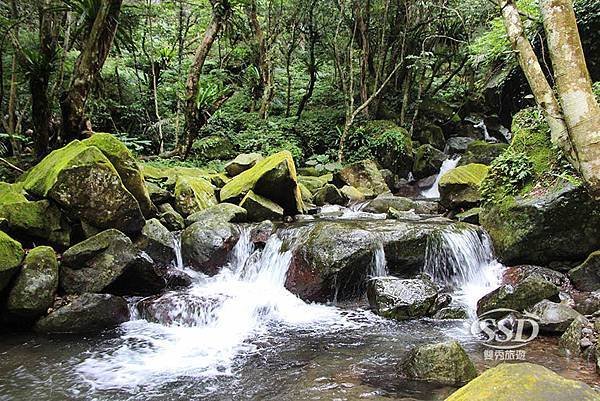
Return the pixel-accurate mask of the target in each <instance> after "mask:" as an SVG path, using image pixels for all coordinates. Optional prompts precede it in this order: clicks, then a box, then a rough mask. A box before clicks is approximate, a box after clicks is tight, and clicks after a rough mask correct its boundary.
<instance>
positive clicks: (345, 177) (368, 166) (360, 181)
mask: <svg viewBox="0 0 600 401" xmlns="http://www.w3.org/2000/svg"><path fill="white" fill-rule="evenodd" d="M334 181H335V182H336V183H337V184H339V185H337V186H338V187H341V186H343V185H351V186H353V187H355V188H356V189H358V190H359V191H360V192H362V193H363V194H364V195H365V197H367V198H373V197H375V196H377V195H379V194H382V193H384V192H388V191H389V190H390V189H389V188H388V186H387V184H386V183H385V180H384V178H383V176H382V175H381V172H380V171H379V168H378V167H377V164H376V163H375V162H374V161H372V160H362V161H359V162H356V163H353V164H351V165H349V166H346V167H344V168H343V169H341V170H340V171H339V172H337V173H336V174H335V177H334Z"/></svg>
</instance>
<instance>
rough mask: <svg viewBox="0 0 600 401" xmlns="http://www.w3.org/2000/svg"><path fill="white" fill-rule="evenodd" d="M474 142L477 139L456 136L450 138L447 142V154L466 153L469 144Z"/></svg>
mask: <svg viewBox="0 0 600 401" xmlns="http://www.w3.org/2000/svg"><path fill="white" fill-rule="evenodd" d="M474 140H475V139H473V138H470V137H468V136H456V137H453V138H448V140H447V141H446V149H445V152H446V153H447V154H449V155H456V154H461V153H465V152H466V151H467V148H468V147H469V144H470V143H471V142H473V141H474Z"/></svg>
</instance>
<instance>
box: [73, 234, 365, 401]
mask: <svg viewBox="0 0 600 401" xmlns="http://www.w3.org/2000/svg"><path fill="white" fill-rule="evenodd" d="M287 234H289V232H288V233H287ZM294 235H296V236H301V234H299V233H296V234H294ZM285 240H289V238H286V232H283V233H281V232H280V234H279V236H277V235H273V236H272V237H271V238H270V239H269V240H268V241H267V244H266V246H265V248H264V249H263V250H259V249H256V248H255V247H254V245H253V244H252V242H251V240H250V234H249V230H243V231H242V233H241V237H240V240H239V241H238V243H237V245H236V246H235V248H234V250H233V252H232V257H231V262H230V263H229V264H228V265H227V266H225V267H223V268H222V269H221V271H220V272H219V274H217V275H216V276H214V277H206V276H202V277H201V278H197V279H196V280H197V281H196V282H195V283H194V284H193V285H192V287H190V288H189V289H187V290H184V291H178V292H170V293H167V294H165V295H163V296H161V297H160V300H162V301H164V302H165V303H166V305H165V307H164V309H163V313H164V315H160V319H159V320H160V322H158V323H153V322H149V321H146V320H143V319H139V320H135V321H130V322H127V323H125V324H123V325H122V326H121V329H122V330H123V332H124V333H123V335H122V338H121V341H120V344H119V345H118V346H117V347H115V348H114V349H112V350H105V351H102V353H97V354H94V355H92V356H91V357H89V358H88V359H86V360H85V361H84V362H83V363H81V364H80V365H79V366H78V373H79V374H81V375H82V376H83V378H84V380H86V381H87V382H88V383H89V384H90V385H91V386H92V388H95V389H129V390H132V391H134V390H136V389H138V388H140V387H143V388H147V387H153V386H156V385H160V384H164V383H165V382H170V381H174V380H177V378H180V377H196V378H211V377H215V376H219V375H231V374H233V372H232V368H233V366H234V362H235V361H236V360H237V359H238V358H240V356H243V355H249V354H251V353H252V352H254V351H256V346H255V344H254V343H253V340H255V339H256V338H257V337H260V336H261V335H265V334H268V333H269V331H270V330H273V329H279V328H281V327H290V328H296V327H301V328H302V329H303V330H328V331H331V330H336V329H341V328H349V327H354V326H356V325H357V324H358V323H355V322H352V321H350V320H348V319H347V318H346V317H345V316H344V314H343V313H342V312H341V310H339V309H337V308H333V307H329V306H325V305H316V304H306V303H304V302H303V301H302V300H300V299H299V298H297V297H296V296H294V295H293V294H292V293H290V292H289V291H287V290H286V289H285V286H284V283H285V279H286V273H287V270H288V267H289V263H290V260H291V257H292V251H291V250H290V247H285V248H286V249H288V250H285V251H282V245H283V243H284V241H285Z"/></svg>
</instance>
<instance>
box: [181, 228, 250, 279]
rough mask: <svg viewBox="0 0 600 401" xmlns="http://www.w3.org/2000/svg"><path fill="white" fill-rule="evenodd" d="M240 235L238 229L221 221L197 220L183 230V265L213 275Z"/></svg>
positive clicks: (224, 260) (223, 262)
mask: <svg viewBox="0 0 600 401" xmlns="http://www.w3.org/2000/svg"><path fill="white" fill-rule="evenodd" d="M239 237H240V233H239V231H238V229H237V228H236V227H235V226H234V225H233V224H231V223H226V222H223V221H199V222H197V223H194V224H192V225H191V226H189V227H188V228H186V229H185V230H184V231H183V234H182V235H181V254H182V257H183V263H184V265H185V266H189V267H191V268H194V269H196V270H198V271H201V272H203V273H206V274H210V275H214V274H216V273H217V272H218V269H219V268H220V267H222V266H223V265H224V264H225V262H226V261H227V257H228V256H229V252H230V251H231V250H232V249H233V247H234V246H235V244H236V243H237V241H238V239H239Z"/></svg>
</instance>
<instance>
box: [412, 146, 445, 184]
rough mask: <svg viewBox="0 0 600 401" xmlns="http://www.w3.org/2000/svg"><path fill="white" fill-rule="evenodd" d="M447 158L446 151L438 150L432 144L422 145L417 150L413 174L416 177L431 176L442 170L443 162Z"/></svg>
mask: <svg viewBox="0 0 600 401" xmlns="http://www.w3.org/2000/svg"><path fill="white" fill-rule="evenodd" d="M446 159H447V156H446V154H444V152H442V151H440V150H437V149H436V148H434V147H433V146H431V145H421V146H419V147H418V148H417V149H416V150H415V163H414V164H413V171H412V172H413V176H414V177H415V178H416V179H421V178H425V177H429V176H430V175H433V174H436V173H437V172H438V171H440V167H442V163H444V160H446Z"/></svg>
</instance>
